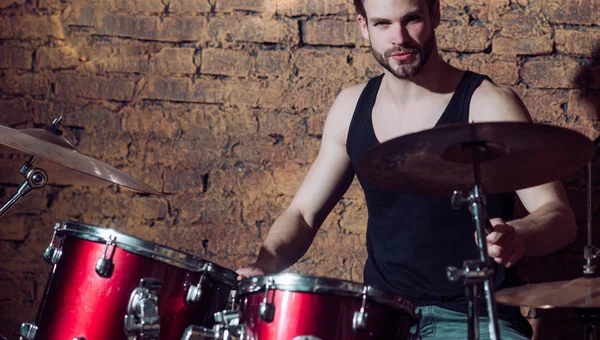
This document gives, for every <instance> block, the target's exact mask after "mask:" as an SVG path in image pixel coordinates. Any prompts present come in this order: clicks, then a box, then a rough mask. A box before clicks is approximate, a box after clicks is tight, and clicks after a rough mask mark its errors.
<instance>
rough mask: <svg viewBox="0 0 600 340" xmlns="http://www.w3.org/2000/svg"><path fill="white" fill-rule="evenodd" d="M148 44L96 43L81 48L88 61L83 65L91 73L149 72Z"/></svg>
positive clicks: (81, 52) (83, 56)
mask: <svg viewBox="0 0 600 340" xmlns="http://www.w3.org/2000/svg"><path fill="white" fill-rule="evenodd" d="M148 49H149V46H148V45H147V44H140V43H111V44H110V45H109V44H94V45H93V46H87V47H86V48H80V49H79V52H80V54H81V57H82V58H84V59H85V60H87V61H88V62H86V63H83V67H84V68H85V69H86V70H89V73H98V74H102V73H106V72H108V73H112V72H114V73H147V72H148V71H149V63H148V53H149V52H148Z"/></svg>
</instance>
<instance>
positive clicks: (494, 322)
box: [447, 132, 500, 340]
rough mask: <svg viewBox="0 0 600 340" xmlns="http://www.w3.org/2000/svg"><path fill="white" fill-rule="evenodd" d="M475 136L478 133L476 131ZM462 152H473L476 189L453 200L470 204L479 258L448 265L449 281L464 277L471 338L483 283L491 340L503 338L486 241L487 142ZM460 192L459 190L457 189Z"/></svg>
mask: <svg viewBox="0 0 600 340" xmlns="http://www.w3.org/2000/svg"><path fill="white" fill-rule="evenodd" d="M473 138H474V139H476V138H477V135H476V133H475V132H473ZM463 151H465V152H466V153H469V154H471V157H472V160H473V173H474V176H475V184H474V186H473V190H472V191H471V192H470V193H469V195H468V196H467V197H464V195H459V196H462V197H456V196H453V198H452V199H451V203H452V204H453V207H454V208H457V207H459V203H460V202H459V198H462V203H463V204H467V205H468V207H469V211H470V212H471V216H472V218H473V222H474V223H475V228H476V231H477V245H478V249H479V260H467V261H465V263H464V264H463V268H462V269H460V270H458V269H456V268H455V267H448V269H447V276H448V279H449V280H450V281H456V280H457V279H459V278H464V284H465V288H466V292H467V301H468V305H469V309H468V311H467V327H468V334H469V336H468V338H469V340H475V339H479V310H478V306H477V300H478V298H479V287H482V286H483V293H484V295H485V300H486V305H487V312H488V318H489V333H490V338H491V339H492V340H499V339H500V329H499V326H498V314H497V311H496V300H495V297H494V291H495V289H494V281H493V276H494V269H493V268H492V266H491V263H490V257H489V255H488V251H487V242H486V240H485V234H484V231H485V228H486V226H487V221H488V220H487V218H486V217H487V216H486V213H485V211H486V210H485V194H484V192H483V187H482V183H481V175H480V174H481V169H480V166H479V164H480V160H481V159H489V155H488V152H487V147H486V146H485V144H479V143H478V144H466V145H464V146H463ZM454 192H455V193H456V192H457V191H456V190H455V191H454Z"/></svg>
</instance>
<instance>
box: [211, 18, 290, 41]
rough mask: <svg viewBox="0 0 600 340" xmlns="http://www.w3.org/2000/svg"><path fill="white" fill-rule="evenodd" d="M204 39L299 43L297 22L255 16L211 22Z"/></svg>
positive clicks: (219, 19)
mask: <svg viewBox="0 0 600 340" xmlns="http://www.w3.org/2000/svg"><path fill="white" fill-rule="evenodd" d="M207 26H208V27H207V29H206V33H205V34H206V36H205V37H204V39H207V40H208V41H212V42H217V41H218V42H223V41H226V42H229V41H234V42H256V43H286V42H287V43H292V44H296V43H298V27H297V24H296V22H295V21H292V20H286V19H279V20H275V19H270V20H269V19H265V18H260V17H255V16H249V15H247V16H242V17H228V18H217V19H213V20H211V21H210V22H209V23H208V25H207Z"/></svg>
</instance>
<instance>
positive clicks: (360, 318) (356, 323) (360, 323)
mask: <svg viewBox="0 0 600 340" xmlns="http://www.w3.org/2000/svg"><path fill="white" fill-rule="evenodd" d="M367 291H368V287H367V286H365V287H363V292H362V305H361V307H360V311H358V312H354V317H353V318H352V330H353V331H355V332H358V331H360V330H364V329H367V322H368V319H369V314H368V313H366V312H365V307H366V306H367Z"/></svg>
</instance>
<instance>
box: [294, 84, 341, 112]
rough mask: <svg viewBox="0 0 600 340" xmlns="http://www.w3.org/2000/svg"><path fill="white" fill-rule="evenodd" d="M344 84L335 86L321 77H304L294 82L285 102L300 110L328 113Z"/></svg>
mask: <svg viewBox="0 0 600 340" xmlns="http://www.w3.org/2000/svg"><path fill="white" fill-rule="evenodd" d="M343 87H344V86H343V85H338V87H333V88H332V86H331V85H330V84H328V83H327V82H325V81H323V80H320V79H303V80H299V81H298V82H296V83H294V84H293V86H292V87H291V89H290V91H291V92H290V93H293V94H294V96H287V97H286V98H285V100H286V102H285V104H286V105H288V106H289V107H292V108H294V109H296V110H298V111H301V110H304V109H311V110H314V111H315V112H317V113H327V112H328V111H329V108H330V107H331V105H332V104H333V102H334V100H335V97H336V96H337V95H338V93H339V92H340V91H341V90H342V88H343Z"/></svg>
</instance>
